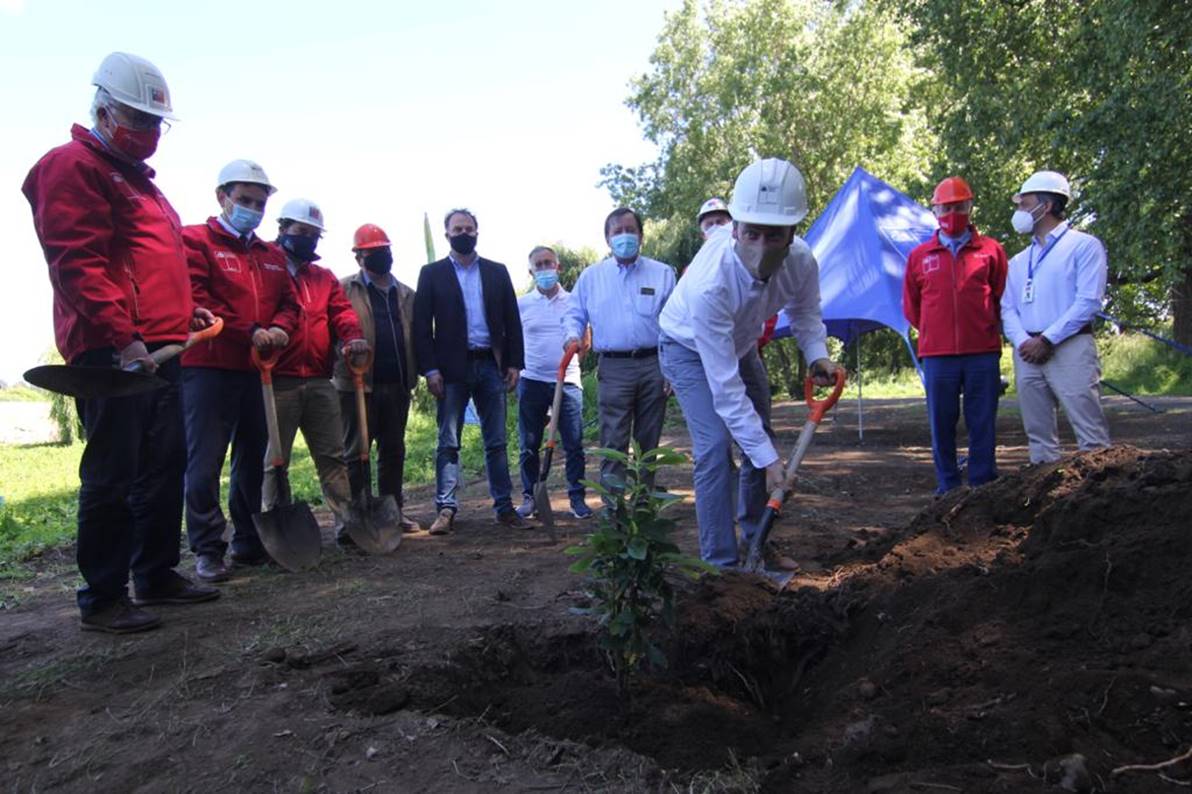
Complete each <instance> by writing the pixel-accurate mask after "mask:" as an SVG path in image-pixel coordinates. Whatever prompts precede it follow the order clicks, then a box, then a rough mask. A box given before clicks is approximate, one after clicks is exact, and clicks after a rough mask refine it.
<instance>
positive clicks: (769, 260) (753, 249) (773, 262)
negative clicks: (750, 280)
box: [736, 240, 791, 281]
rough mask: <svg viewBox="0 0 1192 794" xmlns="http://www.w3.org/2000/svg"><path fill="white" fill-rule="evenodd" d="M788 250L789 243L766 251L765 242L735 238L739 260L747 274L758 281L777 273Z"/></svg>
mask: <svg viewBox="0 0 1192 794" xmlns="http://www.w3.org/2000/svg"><path fill="white" fill-rule="evenodd" d="M790 250H791V248H790V246H789V245H784V246H783V247H782V248H778V249H774V250H769V251H767V250H766V246H765V243H763V242H761V241H758V242H756V243H747V242H745V241H744V240H737V243H736V251H737V256H739V257H741V262H742V264H744V265H745V269H746V270H748V271H749V275H751V276H753V277H754V278H756V279H757V280H759V281H765V280H766V279H768V278H770V276H772V275H774V274H775V273H777V272H778V269H779V268H781V267H782V263H783V262H784V261H785V260H786V255H787V254H789V253H790Z"/></svg>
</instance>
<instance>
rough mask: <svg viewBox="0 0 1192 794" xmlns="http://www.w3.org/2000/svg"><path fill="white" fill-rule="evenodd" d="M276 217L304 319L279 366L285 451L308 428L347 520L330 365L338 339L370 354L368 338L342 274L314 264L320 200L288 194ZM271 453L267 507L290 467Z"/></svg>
mask: <svg viewBox="0 0 1192 794" xmlns="http://www.w3.org/2000/svg"><path fill="white" fill-rule="evenodd" d="M277 222H278V237H277V243H278V245H280V246H281V248H282V249H283V250H284V251H285V252H286V269H287V271H288V273H289V276H290V278H291V279H292V281H293V285H294V292H295V294H296V295H297V298H298V304H299V306H300V307H301V313H300V315H299V322H298V327H297V328H296V329H295V330H294V334H293V337H292V339H291V341H290V344H289V346H288V347H286V349H285V350H283V351H282V352H281V357H280V358H279V359H278V362H277V367H276V368H275V370H274V373H273V388H274V399H275V400H276V404H277V424H278V433H279V435H280V437H281V438H280V441H281V447H282V448H281V450H280V452H281V459H282V460H284V461H286V463H287V464H288V463H289V460H290V450H291V448H292V447H293V444H294V436H295V435H297V433H298V430H299V429H301V430H302V437H303V438H304V439H306V446H307V447H308V448H309V449H310V456H311V458H312V459H313V460H314V463H315V469H316V470H317V471H318V473H319V485H320V486H321V487H322V490H323V500H324V502H326V504H327V507H329V508H330V509H331V512H332V513H334V514H335V517H336V521H337V523H338V524H341V525H342V524H343V522H344V521H345V520H346V519H347V518H348V507H349V505H350V503H351V499H352V491H351V488H350V486H349V485H348V467H347V465H346V464H345V463H344V444H343V423H342V421H341V420H340V412H339V395H338V394H337V393H336V391H335V387H334V386H333V385H332V384H331V366H332V364H333V363H334V361H335V352H334V351H335V348H336V347H344V346H346V347H347V351H348V355H349V356H352V357H359V358H363V357H364V356H366V355H367V354H368V349H369V348H368V343H367V342H366V341H364V333H363V332H362V331H361V330H360V321H359V319H358V318H357V317H356V312H355V311H353V309H352V304H351V303H349V302H348V299H347V296H345V295H344V291H343V288H342V287H341V286H340V285H339V279H337V278H336V277H335V275H334V274H333V273H332V272H331V271H330V270H328V269H327V268H324V267H319V266H318V265H316V264H315V261H316V260H318V259H319V255H318V254H316V253H315V249H316V248H317V246H318V242H319V238H320V237H321V236H322V234H323V231H324V227H323V213H322V211H321V210H320V209H319V207H318V205H316V204H315V203H314V202H313V201H308V200H307V199H293V200H292V201H287V202H286V204H285V206H284V207H282V210H281V216H280V217H279V218H278V221H277ZM275 452H276V451H275ZM270 460H271V459H270V458H266V460H265V465H266V466H267V467H268V468H266V469H265V484H264V487H263V488H262V493H261V500H262V507H261V509H262V510H263V511H267V510H271V509H273V508H274V507H275V506H276V505H277V504H278V500H279V498H280V497H281V496H282V491H283V489H282V488H281V487H280V484H279V479H280V477H281V476H282V475H283V474H284V472H279V471H278V470H277V468H276V467H274V466H272V465H270Z"/></svg>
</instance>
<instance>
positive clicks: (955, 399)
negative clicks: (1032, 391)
mask: <svg viewBox="0 0 1192 794" xmlns="http://www.w3.org/2000/svg"><path fill="white" fill-rule="evenodd" d="M999 357H1000V354H999V353H975V354H970V355H964V356H925V357H924V358H923V376H924V386H926V388H927V417H928V421H929V422H930V423H931V455H932V458H933V460H934V461H935V476H936V481H937V483H938V485H937V488H936V493H941V494H942V493H946V492H948V491H950V490H952V489H953V488H957V487H959V486H960V468H959V466H957V465H956V422H957V421H958V420H959V419H960V400H961V394H962V393H963V395H964V423H965V425H966V426H967V427H968V435H969V453H968V479H969V485H972V486H977V485H981V484H983V483H987V482H989V481H990V480H992V479H994V478H996V477H997V465H996V462H995V460H994V449H995V446H996V440H995V429H996V424H997V401H998V396H999V395H1000V394H1001V390H1002V381H1001V372H1000V371H999V370H998V358H999Z"/></svg>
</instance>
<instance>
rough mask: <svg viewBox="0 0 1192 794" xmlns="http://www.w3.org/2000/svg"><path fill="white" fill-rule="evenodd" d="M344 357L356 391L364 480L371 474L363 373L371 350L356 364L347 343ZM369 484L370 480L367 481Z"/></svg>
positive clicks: (370, 363)
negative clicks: (369, 469)
mask: <svg viewBox="0 0 1192 794" xmlns="http://www.w3.org/2000/svg"><path fill="white" fill-rule="evenodd" d="M341 352H342V353H343V357H344V364H346V365H347V367H348V372H351V373H352V386H353V387H355V391H356V432H357V435H358V437H359V439H360V462H361V463H363V464H364V465H365V469H364V478H365V480H366V481H371V479H372V474H371V472H369V471H368V455H369V446H370V443H371V442H370V441H369V438H368V406H367V405H366V404H365V399H364V373H366V372H368V370H369V369H370V368H371V367H372V365H373V351H372V348H369V349H368V351H367V352H365V354H364V361H363V362H361V363H360V364H357V363H356V362H355V361H353V360H352V355H351V354H350V353H349V352H348V347H347V345H344V348H343V350H342V351H341ZM369 485H370V486H371V482H370V483H369Z"/></svg>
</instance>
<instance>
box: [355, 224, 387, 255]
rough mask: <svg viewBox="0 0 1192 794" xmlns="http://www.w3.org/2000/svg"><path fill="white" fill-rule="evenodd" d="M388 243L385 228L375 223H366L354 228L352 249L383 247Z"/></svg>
mask: <svg viewBox="0 0 1192 794" xmlns="http://www.w3.org/2000/svg"><path fill="white" fill-rule="evenodd" d="M387 245H389V237H388V235H386V234H385V230H384V229H382V228H381V227H380V226H377V225H376V224H375V223H366V224H364V225H363V226H361V227H360V228H359V229H357V230H356V237H355V238H354V240H353V243H352V250H353V251H361V250H364V249H367V248H384V247H385V246H387Z"/></svg>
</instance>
